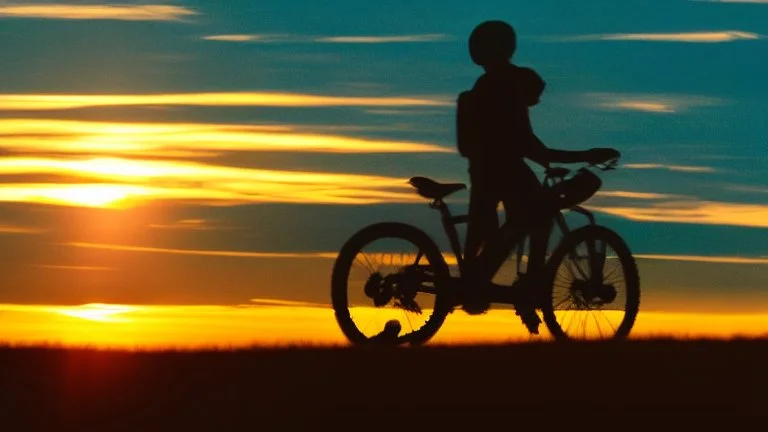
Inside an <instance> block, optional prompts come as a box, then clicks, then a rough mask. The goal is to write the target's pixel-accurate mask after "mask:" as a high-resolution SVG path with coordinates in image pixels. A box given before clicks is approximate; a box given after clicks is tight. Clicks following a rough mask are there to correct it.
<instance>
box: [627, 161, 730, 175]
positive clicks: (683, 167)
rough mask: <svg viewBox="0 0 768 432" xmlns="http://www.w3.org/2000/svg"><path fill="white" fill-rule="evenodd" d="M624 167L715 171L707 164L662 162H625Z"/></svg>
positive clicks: (692, 171)
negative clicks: (669, 163)
mask: <svg viewBox="0 0 768 432" xmlns="http://www.w3.org/2000/svg"><path fill="white" fill-rule="evenodd" d="M624 168H629V169H665V170H668V171H679V172H691V173H712V172H716V171H717V170H715V169H714V168H712V167H708V166H692V165H663V164H655V163H635V164H626V165H624Z"/></svg>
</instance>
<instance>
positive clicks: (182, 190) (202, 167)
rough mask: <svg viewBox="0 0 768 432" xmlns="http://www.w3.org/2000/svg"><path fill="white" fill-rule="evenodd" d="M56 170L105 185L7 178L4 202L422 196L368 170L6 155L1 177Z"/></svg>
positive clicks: (0, 189)
mask: <svg viewBox="0 0 768 432" xmlns="http://www.w3.org/2000/svg"><path fill="white" fill-rule="evenodd" d="M14 174H16V175H18V174H26V175H57V176H61V177H65V178H66V177H71V178H77V179H93V180H101V182H99V183H83V182H82V181H79V182H73V183H71V184H70V183H56V184H52V183H48V184H46V183H6V184H0V201H6V202H40V203H46V204H65V205H82V206H89V207H119V206H125V205H131V204H133V203H136V202H141V201H147V200H169V199H170V200H183V201H188V202H207V203H213V204H215V203H219V204H238V203H253V202H286V203H323V204H370V203H382V202H417V201H421V198H419V197H418V196H417V195H416V194H415V193H414V192H413V191H412V189H411V188H410V187H409V186H408V185H407V184H406V179H404V178H395V177H385V176H373V175H362V174H343V173H321V172H302V171H279V170H263V169H252V168H235V167H228V166H220V165H210V164H203V163H195V162H181V161H179V162H173V161H160V160H153V161H145V160H129V159H120V158H89V159H52V158H23V157H6V158H3V159H0V175H14Z"/></svg>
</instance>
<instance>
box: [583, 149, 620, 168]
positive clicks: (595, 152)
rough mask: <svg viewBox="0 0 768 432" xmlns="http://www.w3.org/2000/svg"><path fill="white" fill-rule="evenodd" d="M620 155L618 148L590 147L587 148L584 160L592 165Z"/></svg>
mask: <svg viewBox="0 0 768 432" xmlns="http://www.w3.org/2000/svg"><path fill="white" fill-rule="evenodd" d="M620 156H621V153H619V151H618V150H616V149H612V148H592V149H589V150H587V158H586V162H587V163H589V164H592V165H596V164H601V163H604V162H608V161H610V160H614V159H618V158H619V157H620Z"/></svg>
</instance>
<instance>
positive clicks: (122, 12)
mask: <svg viewBox="0 0 768 432" xmlns="http://www.w3.org/2000/svg"><path fill="white" fill-rule="evenodd" d="M197 14H198V13H197V12H196V11H194V10H192V9H189V8H185V7H181V6H170V5H130V4H125V5H116V4H104V5H100V4H91V5H83V4H65V3H37V4H21V3H11V4H0V18H38V19H59V20H122V21H180V20H183V19H185V18H188V17H191V16H194V15H197Z"/></svg>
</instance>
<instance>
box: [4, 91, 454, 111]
mask: <svg viewBox="0 0 768 432" xmlns="http://www.w3.org/2000/svg"><path fill="white" fill-rule="evenodd" d="M141 105H153V106H173V105H179V106H235V107H236V106H251V107H253V106H269V107H345V106H346V107H398V106H399V107H402V106H433V107H434V106H444V107H447V106H452V105H453V102H452V99H451V98H425V97H415V96H414V97H407V96H405V97H400V96H392V97H355V96H325V95H314V94H299V93H269V92H221V93H169V94H130V95H126V94H123V95H119V94H116V95H89V94H0V110H17V111H27V110H28V111H39V110H62V109H74V108H88V107H105V106H141Z"/></svg>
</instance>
